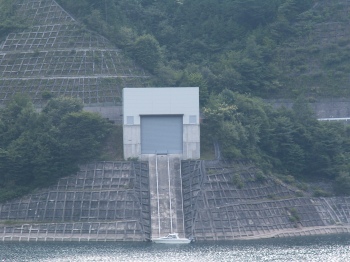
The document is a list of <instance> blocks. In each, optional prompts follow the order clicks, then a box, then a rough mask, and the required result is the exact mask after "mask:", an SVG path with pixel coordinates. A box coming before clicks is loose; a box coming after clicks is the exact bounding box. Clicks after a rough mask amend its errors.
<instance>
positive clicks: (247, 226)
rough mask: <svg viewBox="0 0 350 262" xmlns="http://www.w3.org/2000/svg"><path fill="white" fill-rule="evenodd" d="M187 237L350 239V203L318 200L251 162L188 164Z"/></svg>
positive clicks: (185, 167) (185, 189)
mask: <svg viewBox="0 0 350 262" xmlns="http://www.w3.org/2000/svg"><path fill="white" fill-rule="evenodd" d="M182 177H183V182H182V184H183V199H184V215H185V232H186V236H188V237H194V238H195V239H197V240H233V239H249V238H264V237H284V236H301V235H312V234H328V233H345V232H347V233H350V224H349V220H350V198H349V197H347V198H336V197H334V198H312V197H310V196H308V195H307V193H305V192H301V191H299V190H298V189H296V188H294V187H291V186H288V185H286V184H284V183H282V182H281V181H279V180H277V179H275V178H273V177H266V176H264V175H262V174H261V173H259V170H258V169H257V168H256V167H254V166H253V165H252V164H251V163H249V162H244V163H243V162H236V163H230V164H224V163H214V164H213V163H211V162H208V161H207V162H201V161H183V163H182Z"/></svg>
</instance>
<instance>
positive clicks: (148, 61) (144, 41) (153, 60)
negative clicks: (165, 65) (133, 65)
mask: <svg viewBox="0 0 350 262" xmlns="http://www.w3.org/2000/svg"><path fill="white" fill-rule="evenodd" d="M131 53H132V56H133V57H134V58H135V60H136V61H137V62H138V63H139V64H140V65H141V66H142V67H144V68H145V69H147V70H149V71H151V72H154V71H155V70H156V69H157V68H158V66H159V63H160V60H161V51H160V46H159V43H158V41H157V40H156V39H155V38H154V37H153V36H151V35H143V36H140V37H139V38H137V39H136V41H135V43H134V45H133V46H132V48H131Z"/></svg>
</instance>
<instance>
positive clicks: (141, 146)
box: [123, 87, 200, 159]
mask: <svg viewBox="0 0 350 262" xmlns="http://www.w3.org/2000/svg"><path fill="white" fill-rule="evenodd" d="M199 124H200V119H199V88H198V87H186V88H124V89H123V143H124V158H125V159H128V158H140V159H141V158H143V157H144V156H146V157H147V155H153V154H168V155H171V154H174V155H180V156H181V158H182V159H198V158H199V157H200V125H199Z"/></svg>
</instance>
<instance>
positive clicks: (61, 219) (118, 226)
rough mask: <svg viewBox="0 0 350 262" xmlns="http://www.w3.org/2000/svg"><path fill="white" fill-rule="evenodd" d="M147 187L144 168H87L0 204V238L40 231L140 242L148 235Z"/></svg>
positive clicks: (138, 164) (99, 165)
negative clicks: (36, 190) (55, 182)
mask: <svg viewBox="0 0 350 262" xmlns="http://www.w3.org/2000/svg"><path fill="white" fill-rule="evenodd" d="M148 187H149V186H148V165H147V164H146V163H142V162H98V163H96V164H90V165H87V166H86V167H83V168H82V169H81V171H79V172H78V173H77V175H74V176H70V177H65V178H61V179H60V180H59V181H58V183H57V184H56V185H55V186H53V187H51V188H48V189H45V190H42V191H41V192H38V193H35V194H31V195H28V196H27V197H24V198H21V199H17V200H13V201H9V202H6V203H4V204H1V205H0V239H1V234H3V235H4V237H8V236H11V237H13V234H15V233H16V232H17V233H19V234H20V235H23V234H24V235H25V234H31V233H33V232H34V233H35V232H36V233H38V232H39V233H42V234H63V235H65V234H68V236H70V234H73V236H74V234H76V235H81V236H82V235H85V234H87V235H89V234H93V235H92V236H90V238H94V235H95V234H96V235H99V234H103V235H104V234H109V236H108V237H109V238H111V239H113V237H115V236H116V234H120V238H121V239H120V240H125V239H127V238H130V237H131V238H132V239H133V238H135V239H139V240H142V239H144V238H146V237H149V234H150V208H149V192H148ZM1 224H3V225H2V226H1ZM106 228H108V232H109V233H106V232H105V231H106ZM38 230H39V231H38ZM50 230H51V231H50ZM32 231H33V232H32ZM49 231H50V232H49ZM125 234H126V235H127V237H126V236H125ZM49 236H50V235H49ZM26 237H27V236H26ZM50 237H52V236H50ZM61 237H62V236H61ZM63 237H64V236H63ZM85 237H87V236H85Z"/></svg>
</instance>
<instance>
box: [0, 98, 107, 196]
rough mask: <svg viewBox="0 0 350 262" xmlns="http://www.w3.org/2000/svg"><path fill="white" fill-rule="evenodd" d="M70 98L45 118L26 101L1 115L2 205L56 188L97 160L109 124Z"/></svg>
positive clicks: (55, 102)
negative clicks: (21, 197)
mask: <svg viewBox="0 0 350 262" xmlns="http://www.w3.org/2000/svg"><path fill="white" fill-rule="evenodd" d="M82 109H83V104H82V103H81V102H80V101H79V100H75V99H71V98H51V99H50V100H48V102H47V104H46V106H45V107H44V108H43V110H42V111H41V112H37V111H36V109H35V108H34V106H33V104H32V103H31V102H30V100H29V99H28V98H27V97H25V96H22V95H18V96H16V97H14V99H13V100H12V101H11V102H10V103H9V104H8V105H7V106H6V107H5V108H1V110H0V201H4V200H7V199H10V198H13V197H18V196H21V195H23V194H25V193H28V192H30V191H31V190H33V189H36V188H40V187H45V186H49V185H52V184H53V183H55V182H56V181H57V180H58V178H60V177H63V176H68V175H71V174H73V173H75V172H77V171H78V170H79V168H78V165H79V164H85V163H87V162H88V161H92V160H94V159H97V158H98V156H100V155H101V147H102V145H103V142H104V141H105V139H106V138H107V137H108V133H109V132H110V129H111V124H109V123H108V122H107V120H105V119H103V118H101V117H100V116H99V115H97V114H93V113H88V112H84V111H82Z"/></svg>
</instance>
